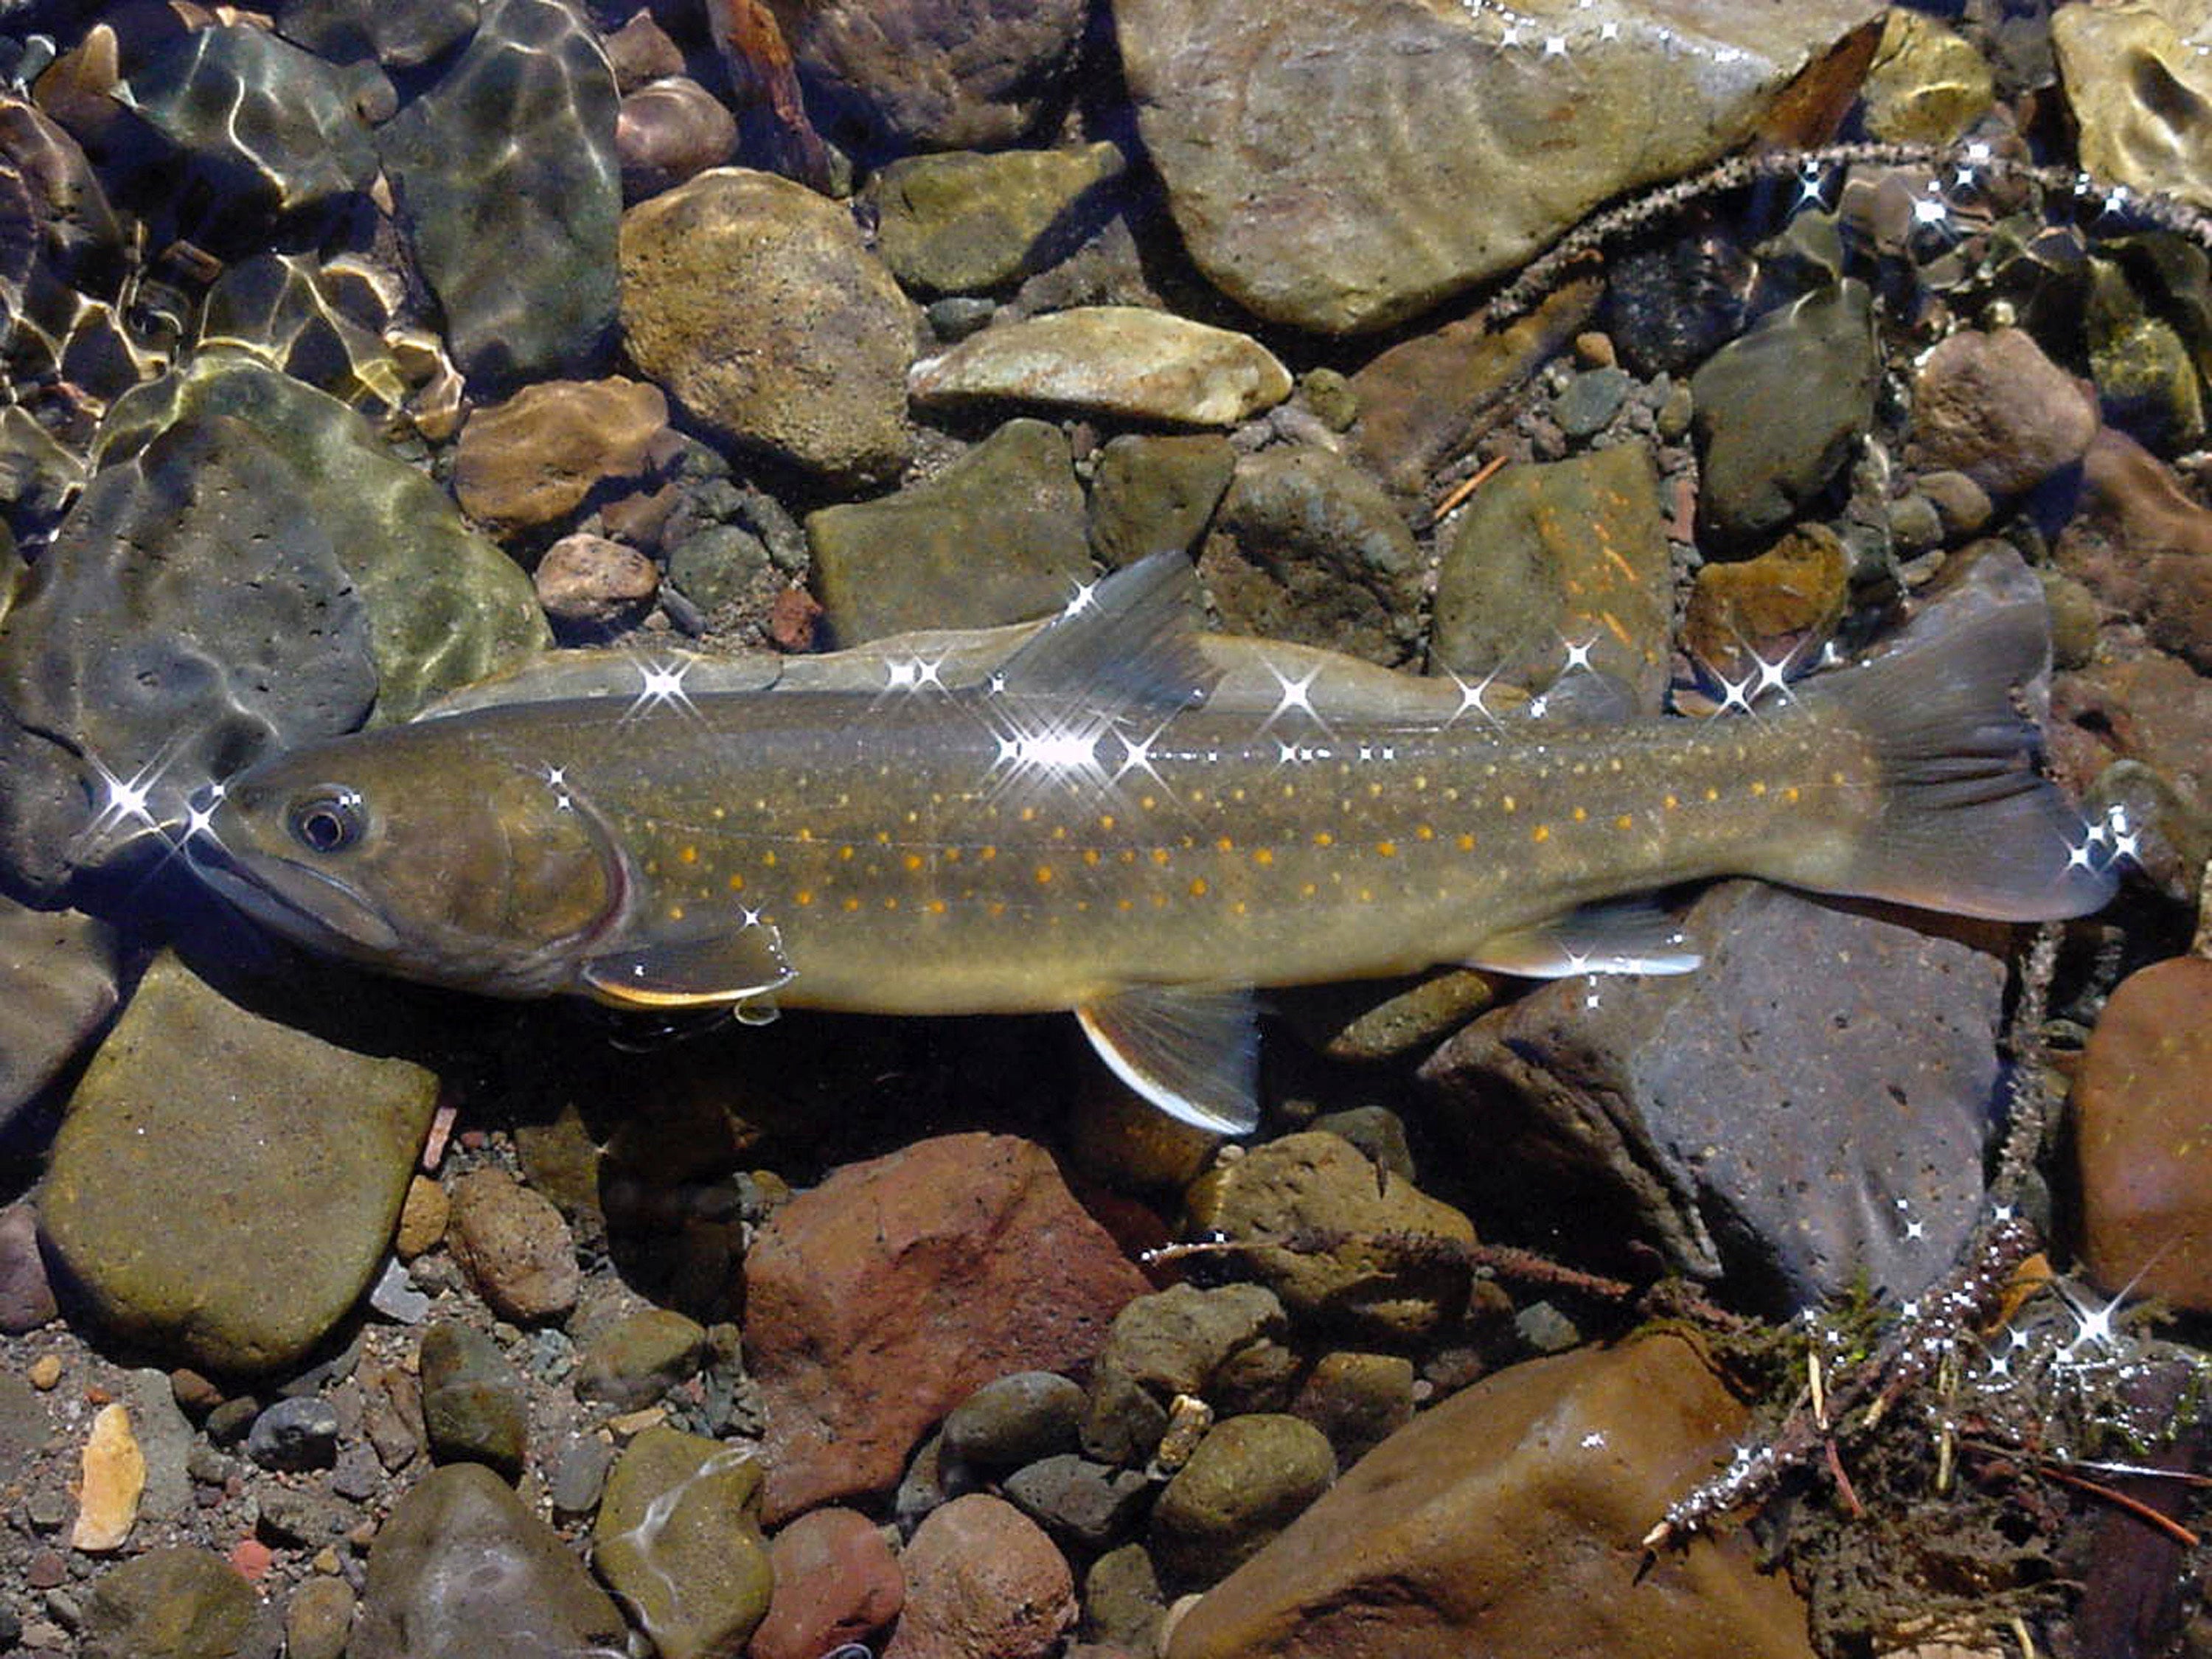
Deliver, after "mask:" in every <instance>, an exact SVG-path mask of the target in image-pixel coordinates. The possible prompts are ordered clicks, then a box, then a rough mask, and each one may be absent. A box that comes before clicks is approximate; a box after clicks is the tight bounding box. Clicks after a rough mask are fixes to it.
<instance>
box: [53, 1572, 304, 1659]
mask: <svg viewBox="0 0 2212 1659" xmlns="http://www.w3.org/2000/svg"><path fill="white" fill-rule="evenodd" d="M82 1638H83V1645H82V1647H81V1648H80V1649H79V1650H78V1651H79V1653H80V1654H81V1655H82V1659H246V1656H274V1655H275V1653H276V1621H275V1619H274V1616H273V1610H264V1608H263V1607H262V1605H261V1603H260V1601H259V1600H258V1598H257V1597H256V1596H255V1595H254V1594H253V1591H252V1588H251V1587H250V1586H249V1585H248V1584H247V1583H246V1580H245V1579H243V1578H241V1577H239V1576H238V1574H237V1573H236V1572H235V1571H234V1570H233V1569H232V1567H231V1565H230V1564H229V1563H228V1562H227V1561H225V1560H224V1559H222V1557H221V1556H219V1555H217V1554H216V1553H215V1552H214V1551H212V1550H204V1549H197V1548H192V1547H185V1546H172V1547H167V1548H163V1549H155V1550H149V1551H148V1552H147V1553H145V1554H143V1555H141V1556H138V1557H136V1558H135V1559H131V1560H129V1561H125V1562H124V1563H123V1564H122V1565H119V1566H113V1567H110V1568H109V1569H108V1570H107V1571H105V1572H103V1573H101V1574H100V1577H98V1578H97V1579H96V1580H94V1583H93V1585H92V1592H91V1594H90V1595H87V1596H86V1597H85V1599H84V1626H83V1631H82Z"/></svg>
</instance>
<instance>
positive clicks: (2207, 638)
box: [2054, 428, 2212, 673]
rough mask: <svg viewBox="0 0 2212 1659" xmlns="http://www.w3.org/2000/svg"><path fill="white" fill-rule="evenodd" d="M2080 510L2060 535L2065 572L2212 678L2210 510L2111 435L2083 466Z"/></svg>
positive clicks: (2138, 450) (2136, 448) (2153, 460)
mask: <svg viewBox="0 0 2212 1659" xmlns="http://www.w3.org/2000/svg"><path fill="white" fill-rule="evenodd" d="M2081 476H2082V486H2083V488H2082V495H2081V507H2080V510H2079V511H2077V512H2076V513H2075V515H2074V517H2073V518H2072V520H2069V522H2068V524H2067V526H2066V527H2065V529H2064V530H2063V531H2061V532H2059V537H2058V542H2057V547H2056V549H2055V550H2054V551H2055V553H2056V556H2057V562H2058V566H2059V568H2060V569H2062V570H2063V571H2064V572H2065V573H2066V574H2068V575H2069V576H2072V577H2073V578H2075V580H2078V581H2080V582H2081V583H2082V584H2083V585H2084V586H2087V588H2088V590H2089V591H2090V592H2092V593H2093V594H2094V595H2095V596H2096V597H2097V599H2099V600H2100V601H2101V602H2102V604H2103V605H2106V606H2108V607H2110V608H2111V609H2112V610H2114V611H2118V612H2120V613H2121V614H2122V615H2124V616H2127V617H2133V618H2135V619H2136V620H2137V621H2139V622H2141V623H2142V624H2143V628H2144V631H2145V633H2147V634H2148V635H2149V637H2150V639H2151V641H2152V642H2153V643H2154V644H2156V645H2158V646H2159V647H2161V648H2163V649H2165V650H2167V651H2171V652H2173V653H2177V654H2178V655H2180V656H2182V657H2184V658H2186V659H2188V661H2189V662H2190V664H2191V666H2193V667H2194V668H2196V669H2197V671H2198V672H2199V673H2212V509H2208V508H2207V507H2204V506H2203V504H2201V503H2200V502H2198V501H2197V500H2196V499H2195V498H2194V497H2192V496H2191V495H2190V494H2189V492H2188V491H2187V490H2185V489H2183V488H2182V487H2181V484H2180V482H2179V480H2178V479H2176V478H2175V477H2174V476H2173V474H2172V471H2169V470H2168V469H2167V467H2166V465H2165V464H2164V463H2163V462H2161V461H2160V460H2159V459H2158V458H2157V457H2155V456H2154V455H2152V454H2151V453H2149V452H2148V451H2147V450H2145V449H2144V448H2143V447H2142V446H2141V445H2140V444H2138V443H2136V441H2135V440H2134V439H2132V438H2130V437H2128V436H2127V435H2125V434H2124V433H2120V432H2116V431H2113V430H2112V429H2111V428H2106V429H2105V430H2104V431H2102V432H2100V433H2099V434H2098V435H2097V437H2096V441H2094V442H2093V443H2092V444H2091V445H2090V446H2089V451H2088V453H2087V456H2086V457H2085V458H2084V459H2083V462H2082V471H2081Z"/></svg>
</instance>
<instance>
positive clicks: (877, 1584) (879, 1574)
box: [746, 1507, 906, 1659]
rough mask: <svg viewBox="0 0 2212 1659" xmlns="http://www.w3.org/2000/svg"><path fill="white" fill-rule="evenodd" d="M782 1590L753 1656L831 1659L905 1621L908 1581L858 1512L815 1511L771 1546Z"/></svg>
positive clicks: (757, 1634)
mask: <svg viewBox="0 0 2212 1659" xmlns="http://www.w3.org/2000/svg"><path fill="white" fill-rule="evenodd" d="M769 1565H771V1566H772V1567H773V1568H774V1569H775V1594H774V1595H771V1596H770V1597H769V1604H768V1616H767V1617H766V1618H765V1619H763V1620H761V1622H760V1626H759V1627H758V1628H757V1629H756V1630H755V1631H754V1632H753V1638H752V1642H751V1644H750V1647H749V1648H748V1649H747V1650H746V1651H747V1652H748V1653H749V1654H750V1656H751V1659H823V1655H825V1654H829V1653H831V1652H834V1651H835V1650H836V1649H837V1648H838V1647H839V1646H840V1645H841V1644H844V1643H848V1642H864V1641H866V1639H867V1638H871V1637H872V1636H873V1635H874V1634H875V1633H876V1632H878V1631H880V1630H882V1629H883V1628H884V1626H887V1625H889V1624H890V1622H891V1620H894V1619H896V1618H897V1617H898V1614H899V1609H900V1608H901V1607H903V1606H904V1605H905V1604H906V1577H905V1575H904V1574H903V1573H902V1572H901V1571H899V1564H898V1559H897V1558H896V1556H894V1555H893V1554H892V1553H891V1547H890V1544H889V1543H887V1542H885V1541H884V1534H883V1528H880V1527H878V1526H877V1525H876V1524H875V1522H872V1521H871V1520H869V1519H868V1517H867V1516H865V1515H862V1514H861V1513H860V1511H859V1510H847V1509H837V1508H834V1507H833V1508H829V1509H820V1510H808V1511H807V1512H806V1513H805V1515H802V1516H799V1518H798V1519H797V1520H795V1521H793V1522H792V1523H791V1524H790V1525H789V1526H787V1527H786V1528H784V1529H783V1530H782V1531H781V1532H780V1533H778V1534H776V1535H775V1541H773V1542H772V1543H771V1544H769Z"/></svg>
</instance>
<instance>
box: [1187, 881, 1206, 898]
mask: <svg viewBox="0 0 2212 1659" xmlns="http://www.w3.org/2000/svg"><path fill="white" fill-rule="evenodd" d="M1190 896H1192V897H1193V898H1204V897H1205V896H1206V878H1205V877H1204V876H1200V877H1199V878H1197V879H1196V880H1195V881H1194V882H1192V883H1191V884H1190Z"/></svg>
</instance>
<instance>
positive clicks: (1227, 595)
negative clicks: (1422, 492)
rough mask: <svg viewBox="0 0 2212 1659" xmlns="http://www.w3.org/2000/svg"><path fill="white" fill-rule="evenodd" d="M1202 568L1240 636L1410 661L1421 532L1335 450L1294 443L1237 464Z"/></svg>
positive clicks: (1226, 622)
mask: <svg viewBox="0 0 2212 1659" xmlns="http://www.w3.org/2000/svg"><path fill="white" fill-rule="evenodd" d="M1198 572H1199V576H1200V580H1202V581H1204V583H1205V584H1206V592H1207V594H1208V596H1209V597H1210V598H1211V599H1212V601H1213V604H1214V606H1215V608H1216V609H1217V610H1218V611H1219V612H1220V614H1221V620H1222V624H1223V626H1224V628H1225V629H1226V630H1227V631H1228V632H1230V633H1232V634H1250V635H1257V636H1260V637H1261V638H1266V639H1285V640H1292V641H1297V643H1299V644H1301V645H1317V646H1322V647H1327V648H1329V649H1332V650H1336V651H1341V652H1344V653H1346V654H1348V655H1351V656H1355V657H1364V658H1365V659H1367V660H1369V661H1370V662H1378V663H1382V664H1383V665H1385V666H1393V665H1396V664H1399V663H1401V662H1403V661H1405V660H1406V659H1407V656H1408V655H1410V654H1411V653H1412V652H1413V648H1414V646H1415V643H1416V642H1417V641H1418V640H1419V637H1420V626H1421V618H1420V609H1421V599H1422V586H1423V580H1422V579H1423V575H1424V571H1423V568H1422V558H1421V551H1420V548H1419V545H1418V544H1416V543H1415V542H1414V540H1413V532H1411V531H1409V530H1407V528H1406V525H1405V521H1404V520H1401V518H1400V517H1399V516H1398V513H1397V511H1396V509H1395V508H1394V507H1392V506H1391V505H1390V502H1389V498H1388V497H1387V496H1385V495H1383V491H1382V489H1381V488H1380V487H1379V486H1378V485H1376V483H1375V482H1374V481H1373V480H1372V479H1370V477H1367V476H1366V474H1364V473H1363V472H1361V471H1358V470H1357V469H1356V468H1354V467H1353V466H1352V464H1351V463H1350V462H1348V461H1346V460H1345V459H1343V458H1342V457H1340V456H1339V455H1336V454H1334V453H1331V452H1330V451H1328V450H1326V449H1319V448H1314V447H1309V446H1305V445H1285V446H1283V447H1278V448H1273V449H1266V450H1262V451H1261V452H1260V453H1258V454H1256V455H1248V456H1245V457H1244V458H1243V459H1240V460H1239V461H1238V462H1237V471H1236V473H1235V476H1234V477H1232V479H1231V482H1230V485H1229V492H1228V494H1227V495H1225V496H1224V497H1223V498H1222V501H1221V505H1220V507H1218V508H1217V509H1216V510H1215V513H1214V515H1213V526H1212V531H1211V532H1210V533H1209V534H1208V535H1207V537H1206V547H1205V550H1204V551H1203V552H1202V553H1201V554H1200V556H1199V561H1198Z"/></svg>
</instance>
